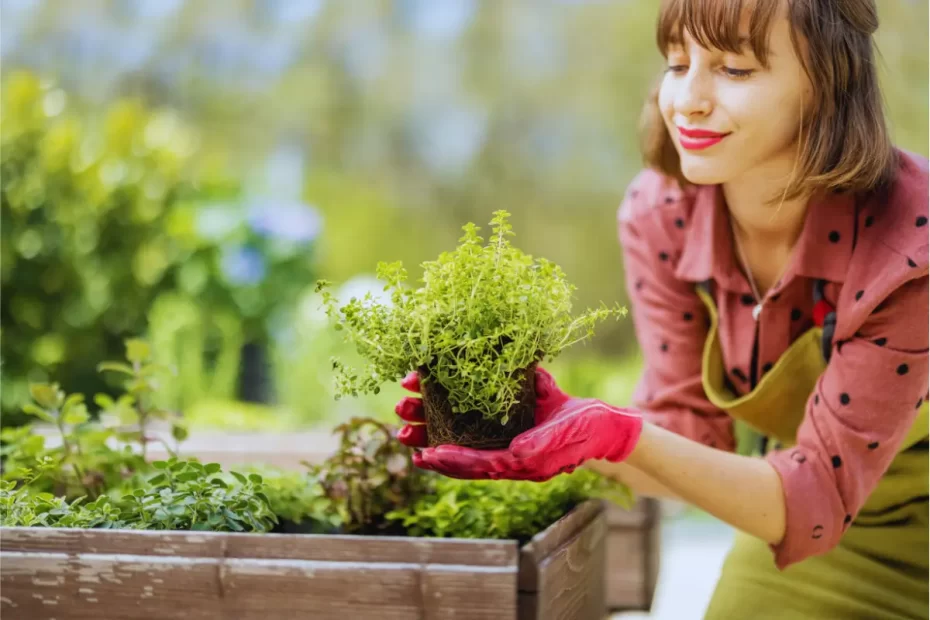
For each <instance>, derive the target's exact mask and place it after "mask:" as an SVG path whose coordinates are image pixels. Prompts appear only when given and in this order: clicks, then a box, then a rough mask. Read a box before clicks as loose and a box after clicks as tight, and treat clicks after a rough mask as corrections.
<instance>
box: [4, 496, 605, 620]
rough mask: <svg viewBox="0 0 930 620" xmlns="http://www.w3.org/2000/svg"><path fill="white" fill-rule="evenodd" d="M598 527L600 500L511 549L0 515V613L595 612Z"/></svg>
mask: <svg viewBox="0 0 930 620" xmlns="http://www.w3.org/2000/svg"><path fill="white" fill-rule="evenodd" d="M605 532H606V522H605V520H604V515H603V505H602V504H601V503H600V502H586V503H585V504H582V505H581V506H579V507H578V508H576V509H575V510H574V511H572V512H571V513H569V514H568V515H566V517H564V518H563V519H561V520H560V521H558V522H557V523H555V524H553V525H552V526H551V527H550V528H548V529H547V530H546V531H544V532H541V533H540V534H539V535H537V536H536V537H535V538H534V539H533V541H531V543H529V544H528V545H526V546H525V547H524V548H523V549H522V550H520V549H518V548H517V544H516V542H515V541H481V540H478V541H471V540H449V539H406V538H394V537H357V536H322V535H287V534H268V535H264V534H263V535H256V534H234V533H218V532H205V533H191V532H146V531H138V530H68V529H52V528H2V529H0V541H2V546H0V586H2V596H0V615H2V616H3V617H4V618H14V619H15V618H23V619H26V618H28V619H30V620H33V619H34V620H43V619H52V618H55V619H57V620H76V619H85V618H87V619H90V618H94V619H97V618H106V619H107V620H143V619H145V620H175V619H180V618H182V617H184V618H194V619H198V620H200V619H203V620H206V619H211V620H212V619H226V618H235V619H238V620H275V619H276V618H294V619H298V620H299V619H303V618H306V619H311V618H312V619H313V620H348V619H350V618H351V619H353V620H354V619H359V620H364V619H367V618H371V619H373V620H374V619H377V620H382V619H383V620H407V619H410V620H413V619H417V620H446V619H449V620H452V619H453V618H455V619H462V618H466V619H471V618H474V619H476V620H482V619H488V620H491V619H507V618H513V619H516V618H518V617H519V618H521V619H533V620H550V619H553V618H565V619H577V620H595V619H599V618H602V617H603V615H604V611H605V607H604V598H603V568H604V564H603V558H604V555H603V554H604V544H603V539H604V533H605ZM527 562H530V564H527ZM521 570H529V571H530V573H531V574H532V575H533V577H532V578H530V579H526V578H521V577H520V571H521ZM519 583H528V584H531V589H530V590H526V591H522V592H521V591H520V588H519V587H518V584H519Z"/></svg>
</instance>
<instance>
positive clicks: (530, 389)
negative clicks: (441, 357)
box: [419, 363, 536, 450]
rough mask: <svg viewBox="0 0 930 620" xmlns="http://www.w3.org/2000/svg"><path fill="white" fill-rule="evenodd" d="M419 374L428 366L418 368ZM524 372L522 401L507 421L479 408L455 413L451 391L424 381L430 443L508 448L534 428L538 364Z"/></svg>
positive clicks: (424, 372)
mask: <svg viewBox="0 0 930 620" xmlns="http://www.w3.org/2000/svg"><path fill="white" fill-rule="evenodd" d="M419 372H420V376H421V377H423V376H426V377H428V376H429V370H428V369H426V368H420V369H419ZM518 372H520V373H522V374H523V381H522V389H521V391H520V396H519V402H517V404H515V405H514V406H513V407H511V409H510V412H509V413H510V418H509V419H508V420H507V424H501V423H500V421H498V420H496V419H492V420H489V419H487V418H485V417H484V416H483V415H482V414H481V413H480V412H478V411H468V412H464V413H453V412H452V405H451V403H449V393H448V391H446V389H445V388H444V387H442V386H441V385H439V384H438V383H436V382H434V381H423V382H421V392H422V396H423V410H424V413H425V414H426V436H427V439H428V442H429V445H430V446H438V445H443V444H454V445H457V446H462V447H465V448H475V449H478V450H497V449H502V448H506V447H507V446H509V445H510V442H511V440H512V439H513V438H514V437H516V436H517V435H519V434H520V433H523V432H526V431H528V430H530V429H531V428H533V425H534V424H535V411H536V364H535V363H533V364H532V365H530V366H529V367H528V368H525V369H524V370H521V371H518Z"/></svg>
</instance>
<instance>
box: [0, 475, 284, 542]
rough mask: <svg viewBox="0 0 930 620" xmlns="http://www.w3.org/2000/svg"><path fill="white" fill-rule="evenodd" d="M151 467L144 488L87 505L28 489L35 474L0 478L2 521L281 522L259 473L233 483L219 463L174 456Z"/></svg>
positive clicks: (183, 525) (221, 527)
mask: <svg viewBox="0 0 930 620" xmlns="http://www.w3.org/2000/svg"><path fill="white" fill-rule="evenodd" d="M51 466H52V467H54V464H51ZM152 466H153V468H154V469H155V470H156V472H157V473H156V474H155V475H154V476H153V477H151V478H150V479H148V480H147V481H146V484H145V486H144V488H138V489H135V490H134V491H132V492H131V493H126V494H124V495H122V496H121V497H120V498H119V499H115V500H114V499H111V498H110V496H108V495H101V496H99V497H97V498H96V499H95V500H94V501H92V502H90V503H87V504H85V503H83V500H84V499H85V498H84V497H79V498H76V499H75V500H73V501H70V502H69V501H68V500H67V499H65V498H63V497H55V496H54V495H52V494H50V493H29V492H28V483H29V482H32V481H33V479H34V478H33V477H34V476H35V473H33V472H27V473H26V478H25V482H26V483H27V484H24V485H21V486H19V487H17V486H16V485H15V484H14V483H13V482H11V481H3V482H0V525H3V526H6V527H12V526H19V527H33V526H44V527H81V528H92V527H96V528H114V529H115V528H119V529H146V530H210V531H224V532H267V531H269V530H271V528H272V527H273V526H274V525H275V524H276V523H277V521H278V520H277V517H276V516H275V514H274V512H273V511H272V510H271V507H270V505H269V500H268V497H267V496H266V495H265V494H264V492H263V490H264V486H263V483H262V477H261V476H260V475H258V474H255V473H252V474H249V475H248V476H245V475H244V474H241V473H239V472H235V471H233V472H229V474H230V475H231V476H232V477H233V479H234V482H233V484H229V483H227V482H226V481H224V480H223V478H222V471H221V468H220V465H219V464H217V463H208V464H206V465H204V464H201V463H198V462H195V461H191V460H179V459H177V458H171V459H168V460H167V461H155V462H154V463H152Z"/></svg>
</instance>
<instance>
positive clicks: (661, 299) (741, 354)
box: [397, 0, 928, 620]
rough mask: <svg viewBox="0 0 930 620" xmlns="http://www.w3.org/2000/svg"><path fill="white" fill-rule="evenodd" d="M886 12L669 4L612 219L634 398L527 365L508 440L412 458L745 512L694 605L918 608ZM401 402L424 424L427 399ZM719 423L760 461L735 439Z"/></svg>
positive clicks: (921, 246) (908, 198)
mask: <svg viewBox="0 0 930 620" xmlns="http://www.w3.org/2000/svg"><path fill="white" fill-rule="evenodd" d="M741 4H742V5H743V6H741ZM877 26H878V22H877V16H876V7H875V3H874V1H873V0H820V1H818V2H810V1H801V0H781V1H779V0H755V1H753V2H745V3H740V2H737V1H736V0H719V1H712V0H671V1H669V2H665V3H664V4H663V6H662V9H661V14H660V18H659V22H658V36H657V40H658V45H659V49H660V51H661V52H662V53H663V55H664V56H665V58H666V59H667V60H668V69H667V71H666V73H665V76H664V78H663V79H662V81H661V84H660V86H659V88H658V91H657V93H656V94H655V97H654V98H653V100H651V101H650V102H648V104H647V106H646V111H647V115H646V120H647V123H646V140H645V156H646V160H647V162H648V164H649V167H648V168H647V170H645V171H644V172H642V173H641V174H640V175H639V176H638V177H637V178H636V179H635V180H634V182H633V183H632V185H631V188H630V189H629V191H628V192H627V196H626V198H625V200H624V202H623V204H622V205H621V207H620V210H619V218H618V219H619V231H620V241H621V243H622V246H623V251H624V262H625V269H626V281H627V283H628V286H629V292H630V298H631V304H632V310H633V319H634V322H635V327H636V332H637V336H638V340H639V344H640V346H641V347H642V349H643V351H644V355H645V372H644V375H643V377H642V379H641V381H640V383H639V386H638V389H637V391H636V393H635V402H634V404H635V409H629V408H620V407H616V406H612V405H608V404H606V403H603V402H600V401H597V400H591V399H577V398H572V397H570V396H568V395H566V394H564V393H563V392H561V391H560V390H559V389H558V387H557V386H556V384H555V381H554V380H553V379H552V377H551V376H550V375H548V374H547V373H546V372H545V371H542V370H540V371H539V373H538V375H537V389H538V395H539V406H538V409H537V414H536V417H537V426H536V427H535V428H534V429H532V430H531V431H529V432H527V433H525V434H523V435H521V436H519V437H517V438H516V439H515V440H514V441H513V442H512V444H511V446H510V447H509V449H507V450H498V451H476V450H469V449H464V448H459V447H454V446H440V447H437V448H430V449H423V450H421V451H419V452H418V453H417V454H416V455H415V459H416V462H417V464H418V465H420V466H421V467H425V468H429V469H433V470H436V471H439V472H442V473H444V474H446V475H449V476H455V477H464V478H513V479H533V480H544V479H547V478H549V477H552V476H554V475H557V474H558V473H560V472H566V471H571V470H573V469H574V468H575V467H577V466H580V465H585V466H587V467H590V468H592V469H595V470H597V471H599V472H602V473H603V474H606V475H608V476H612V477H614V478H617V479H619V480H622V481H624V482H626V483H627V484H629V485H630V486H631V487H632V488H633V489H634V490H635V491H636V492H638V493H639V494H642V495H651V496H657V497H674V498H678V499H680V500H683V501H685V502H688V503H690V504H692V505H694V506H696V507H698V508H700V509H703V510H705V511H707V512H709V513H710V514H712V515H715V516H716V517H718V518H720V519H721V520H723V521H725V522H727V523H729V524H730V525H732V526H733V527H734V528H736V529H737V530H738V532H739V533H738V535H737V538H736V541H735V544H734V547H733V549H732V550H731V552H730V554H729V556H728V558H727V560H726V563H725V566H724V568H723V572H722V575H721V577H720V582H719V584H718V587H717V590H716V593H715V595H714V597H713V599H712V601H711V604H710V607H709V609H708V611H707V616H706V617H708V618H719V619H726V620H731V619H738V618H754V619H758V618H778V619H780V620H781V619H784V618H831V619H832V618H869V619H873V618H927V617H928V611H927V598H928V586H927V582H928V570H927V564H928V561H927V559H928V558H927V554H928V529H927V528H928V513H927V485H928V480H927V445H928V444H927V417H926V416H927V407H926V403H925V399H926V396H927V384H928V354H927V349H928V329H927V319H928V278H927V274H928V243H927V231H928V226H927V211H928V173H927V161H926V160H925V159H923V158H921V157H917V156H915V155H912V154H909V153H905V152H902V151H900V150H897V149H895V148H894V147H893V146H892V145H891V143H890V141H889V136H888V131H887V129H886V122H885V118H884V115H883V111H882V106H881V97H880V92H879V88H878V78H877V75H876V69H875V67H876V63H875V58H874V55H873V49H872V44H873V43H872V35H873V33H874V32H875V30H876V28H877ZM404 385H405V387H407V388H409V389H411V390H414V391H416V390H417V389H418V386H417V379H416V376H415V375H412V376H410V377H408V378H407V379H405V381H404ZM397 412H398V414H399V415H400V416H401V417H402V418H403V419H405V420H407V421H409V422H411V424H409V425H407V426H406V427H405V428H404V429H402V431H401V432H400V434H399V438H400V439H401V441H403V442H404V443H407V444H408V445H412V446H421V445H423V440H424V432H423V430H424V429H423V428H422V426H420V425H419V423H420V422H422V405H421V404H420V402H419V400H418V399H415V398H412V397H411V398H407V399H405V400H404V401H402V402H401V403H400V404H399V405H398V408H397ZM734 420H741V421H742V422H744V423H746V424H747V425H748V426H749V427H750V428H752V429H754V430H755V431H757V432H758V433H759V434H760V435H761V436H763V437H764V438H766V448H767V449H764V450H763V455H762V457H761V458H759V457H758V456H756V457H751V456H742V455H739V454H736V453H734V447H735V439H734V429H733V426H734Z"/></svg>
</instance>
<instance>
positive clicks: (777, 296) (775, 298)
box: [769, 285, 781, 302]
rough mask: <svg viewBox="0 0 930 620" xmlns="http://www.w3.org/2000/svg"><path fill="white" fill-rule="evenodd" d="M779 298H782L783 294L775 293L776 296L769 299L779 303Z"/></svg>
mask: <svg viewBox="0 0 930 620" xmlns="http://www.w3.org/2000/svg"><path fill="white" fill-rule="evenodd" d="M776 286H777V285H776ZM779 297H781V294H780V293H775V294H774V295H772V296H771V297H769V299H770V300H771V301H772V302H776V301H778V298H779Z"/></svg>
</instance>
